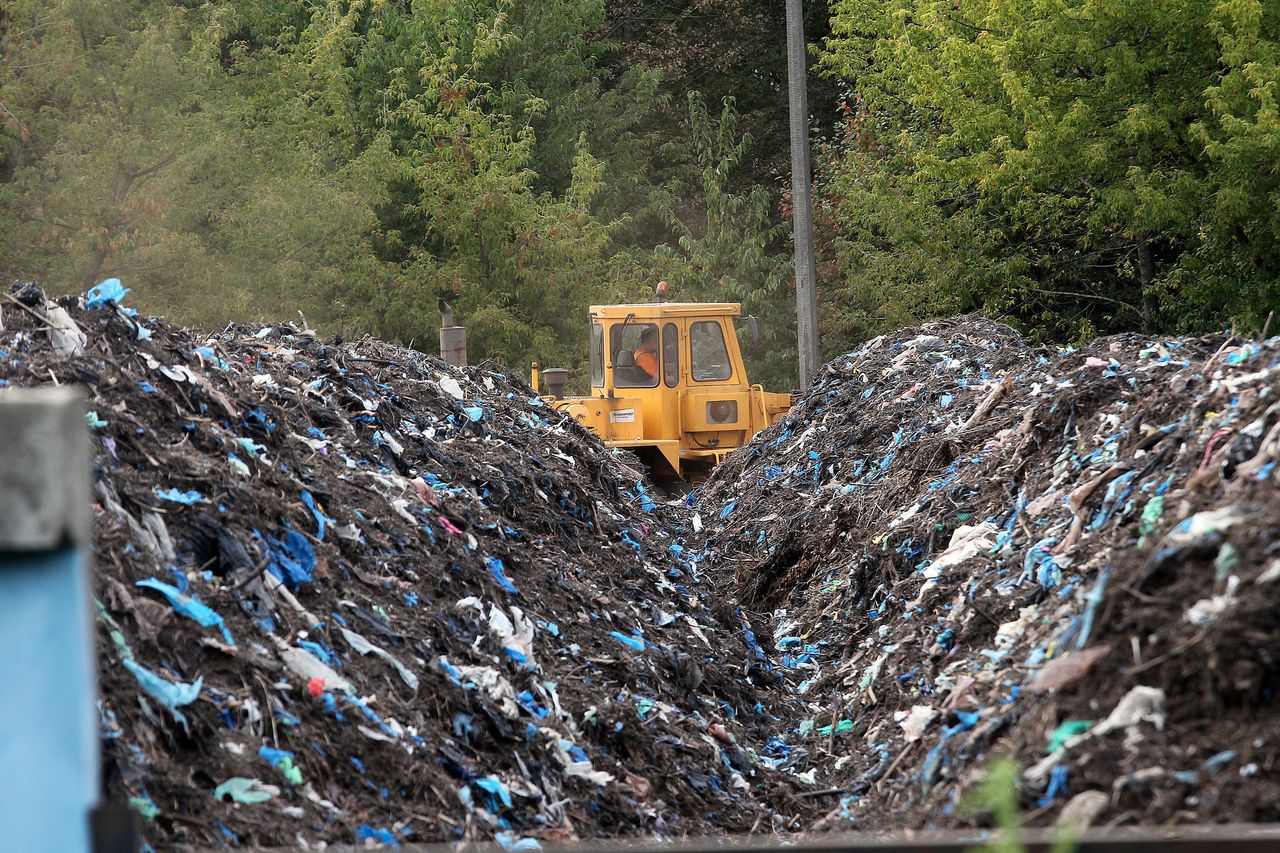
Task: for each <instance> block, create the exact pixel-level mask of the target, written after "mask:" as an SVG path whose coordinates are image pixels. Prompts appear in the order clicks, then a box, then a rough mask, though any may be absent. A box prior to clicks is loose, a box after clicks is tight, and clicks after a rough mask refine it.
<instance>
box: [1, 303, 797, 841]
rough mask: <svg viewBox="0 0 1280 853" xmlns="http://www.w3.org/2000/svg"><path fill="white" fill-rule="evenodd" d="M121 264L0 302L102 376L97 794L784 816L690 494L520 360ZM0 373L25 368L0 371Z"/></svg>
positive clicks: (96, 406)
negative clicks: (444, 349) (406, 342)
mask: <svg viewBox="0 0 1280 853" xmlns="http://www.w3.org/2000/svg"><path fill="white" fill-rule="evenodd" d="M125 294H126V291H125V290H124V288H123V287H122V286H121V285H120V283H119V282H118V281H115V280H109V281H107V282H104V283H103V284H101V285H99V286H98V287H95V288H93V289H92V290H91V291H90V292H89V293H88V294H87V295H86V296H84V297H77V298H63V299H59V300H56V301H55V300H49V299H46V297H45V296H44V294H43V293H42V292H41V291H40V290H39V288H37V287H35V286H33V285H18V286H16V287H15V288H14V290H13V292H11V293H9V294H6V295H5V297H6V298H4V299H0V386H10V385H12V386H34V385H41V384H48V383H53V384H67V383H75V384H80V385H83V386H84V387H85V388H86V389H87V391H86V393H87V395H88V397H89V403H88V410H89V411H88V415H87V420H88V427H89V429H90V430H91V435H92V444H93V450H94V456H95V465H96V472H95V479H96V481H95V484H94V494H95V500H96V504H95V507H94V511H95V517H96V534H95V535H96V543H97V552H96V555H95V562H96V579H95V609H96V618H97V624H98V644H99V658H100V662H101V664H100V673H99V678H100V688H101V693H102V700H101V703H100V709H99V710H100V722H101V734H102V738H103V744H104V761H105V769H104V773H105V776H106V780H107V784H108V789H109V791H110V793H111V795H112V796H113V798H116V799H119V800H127V801H128V802H129V803H130V804H131V806H132V807H133V808H134V809H135V810H136V811H137V812H138V813H139V814H140V815H141V817H142V818H143V820H144V824H143V830H144V835H145V837H146V838H147V839H148V841H149V842H150V843H151V844H153V845H155V846H156V847H158V848H160V849H174V848H175V847H179V846H182V845H191V846H195V847H209V846H217V847H238V846H245V847H251V846H262V847H271V846H288V847H291V848H297V849H317V848H321V847H323V846H324V844H326V843H334V842H344V843H356V844H370V845H379V846H384V845H385V846H389V847H395V846H399V845H400V844H403V843H405V842H407V841H439V840H460V839H472V838H484V839H489V838H492V839H496V840H497V841H499V842H500V843H502V844H503V845H504V846H507V847H509V848H515V849H521V850H524V849H532V848H536V847H537V845H538V842H539V840H552V841H563V840H569V839H573V838H576V837H580V836H586V837H590V836H603V835H609V836H617V835H656V836H672V835H682V834H692V833H704V832H708V831H712V830H715V831H739V832H746V831H749V830H753V829H760V828H762V827H763V828H766V829H767V828H773V827H775V826H779V827H781V826H785V825H788V824H791V825H795V824H796V823H797V821H798V820H799V819H800V816H801V815H804V814H806V812H805V809H806V808H816V807H817V805H816V804H812V805H809V804H808V801H803V802H801V803H799V804H797V803H796V801H795V800H794V799H793V794H794V792H795V791H796V790H797V789H798V788H800V787H803V783H802V782H800V781H797V780H796V779H795V778H794V777H792V776H790V775H788V774H786V773H785V772H783V771H781V770H778V769H775V767H774V766H773V763H772V762H771V761H769V760H767V758H766V757H763V756H761V755H760V754H758V753H757V751H756V750H754V749H752V748H751V746H750V744H752V743H755V742H758V741H759V740H760V734H759V730H760V728H761V726H763V725H764V724H765V723H766V722H768V720H769V714H768V713H767V710H766V709H765V707H764V706H763V705H761V704H760V702H759V699H758V698H757V697H756V695H755V694H756V688H755V687H754V685H753V684H752V683H751V682H750V681H749V680H745V679H743V677H742V674H743V672H744V670H746V669H749V668H750V661H753V660H755V659H756V657H755V651H756V649H757V648H758V646H757V645H756V644H755V642H754V640H753V639H752V637H753V635H752V632H751V629H750V623H749V622H748V621H747V619H746V617H745V616H744V615H743V614H742V613H740V612H739V611H738V610H737V609H736V608H734V607H733V606H732V605H731V604H728V603H726V602H724V601H723V600H720V599H716V598H713V597H709V596H707V595H706V593H704V592H703V591H702V589H703V584H702V581H701V578H700V577H699V575H698V569H697V567H696V566H695V565H694V564H693V563H692V562H691V561H690V560H689V559H688V555H687V554H686V553H685V552H684V551H683V549H682V547H681V545H680V544H679V543H678V542H677V541H676V539H675V537H674V536H673V535H672V533H671V532H670V531H669V528H670V525H669V524H668V522H667V519H668V517H669V515H670V514H671V513H672V512H675V511H676V510H674V509H672V508H670V507H667V506H665V505H664V504H662V503H661V502H660V501H658V500H655V498H654V497H653V495H652V494H651V493H650V492H648V491H647V490H646V487H645V485H644V482H643V478H642V475H641V474H640V473H639V472H638V471H636V470H635V469H634V468H630V467H628V465H627V464H626V463H625V460H622V459H620V458H618V457H616V456H614V455H611V454H609V453H608V452H607V451H606V450H605V448H604V447H603V445H602V444H601V443H600V442H599V441H598V440H596V439H594V438H593V437H591V436H589V435H588V434H587V433H586V432H585V431H584V430H583V429H582V428H581V427H580V426H579V425H578V424H576V423H575V422H574V421H573V420H572V419H570V418H567V417H565V416H564V415H561V414H560V413H558V412H556V411H555V410H553V409H552V408H551V407H549V406H547V405H545V404H544V403H543V401H542V400H541V399H539V398H538V397H537V396H535V395H534V393H533V391H532V390H531V389H530V387H529V386H528V385H527V384H526V383H525V382H523V381H522V380H520V379H517V378H513V377H511V376H508V375H505V374H504V373H502V372H500V371H498V370H489V369H482V368H475V367H473V368H469V369H455V368H452V367H449V366H448V365H446V364H444V363H442V362H441V361H439V360H437V359H435V358H430V357H427V356H425V355H422V354H421V353H418V352H414V351H411V350H408V349H404V348H400V347H396V346H391V345H388V344H384V343H379V342H375V341H372V340H367V339H366V340H360V341H355V342H350V343H345V342H342V341H340V340H336V339H333V340H322V339H321V338H319V337H317V336H316V335H315V334H314V333H312V332H311V331H309V330H307V329H306V328H305V327H304V326H305V322H304V324H302V325H290V324H284V325H276V326H266V327H255V328H245V327H239V326H230V327H228V328H227V329H225V330H223V331H222V332H220V333H217V334H212V335H199V334H196V333H193V332H190V331H188V330H184V329H182V328H179V327H176V326H173V325H171V324H168V323H166V322H164V321H162V320H160V319H157V318H144V317H141V316H139V315H138V314H137V313H136V312H135V311H133V310H132V309H130V308H128V307H126V304H125ZM0 393H2V392H0Z"/></svg>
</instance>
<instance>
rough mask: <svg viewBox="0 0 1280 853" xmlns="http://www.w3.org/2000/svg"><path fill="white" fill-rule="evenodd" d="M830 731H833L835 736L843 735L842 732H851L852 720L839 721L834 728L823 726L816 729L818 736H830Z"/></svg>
mask: <svg viewBox="0 0 1280 853" xmlns="http://www.w3.org/2000/svg"><path fill="white" fill-rule="evenodd" d="M832 729H835V733H836V734H843V733H844V732H847V731H851V730H852V729H853V720H841V721H840V722H838V723H836V724H835V725H834V726H823V727H822V728H820V729H818V734H820V735H830V734H831V731H832Z"/></svg>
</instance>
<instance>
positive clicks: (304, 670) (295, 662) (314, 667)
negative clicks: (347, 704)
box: [271, 636, 355, 693]
mask: <svg viewBox="0 0 1280 853" xmlns="http://www.w3.org/2000/svg"><path fill="white" fill-rule="evenodd" d="M271 639H272V641H273V642H274V643H275V644H276V651H278V652H279V653H280V659H281V660H282V661H284V665H285V666H287V667H288V668H289V669H291V670H293V671H294V673H296V674H297V675H298V676H299V677H301V678H302V680H303V681H308V682H309V681H310V680H311V679H313V678H319V679H320V680H322V681H323V682H324V686H325V687H326V688H328V689H331V690H341V691H342V692H344V693H354V692H355V688H354V687H352V686H351V682H350V681H347V680H346V679H345V678H343V677H342V676H341V675H338V673H337V672H336V671H334V669H333V668H332V667H330V666H329V665H328V664H326V663H325V662H324V661H322V660H320V659H319V658H318V657H316V656H315V655H313V654H311V653H310V652H308V651H306V650H305V649H299V648H296V647H294V646H291V645H289V644H288V643H286V642H285V641H284V640H282V639H280V638H279V637H276V636H272V638H271Z"/></svg>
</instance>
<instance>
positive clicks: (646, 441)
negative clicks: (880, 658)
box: [532, 285, 791, 484]
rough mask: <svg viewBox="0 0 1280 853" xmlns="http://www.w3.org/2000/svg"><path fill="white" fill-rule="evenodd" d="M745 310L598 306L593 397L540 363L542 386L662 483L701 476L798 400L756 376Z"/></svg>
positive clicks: (537, 376) (537, 378) (537, 384)
mask: <svg viewBox="0 0 1280 853" xmlns="http://www.w3.org/2000/svg"><path fill="white" fill-rule="evenodd" d="M664 290H665V289H664V288H662V285H659V291H658V292H659V297H660V298H661V295H662V294H663V293H664ZM741 313H742V310H741V306H739V305H738V304H736V303H730V302H708V303H701V302H662V301H658V302H655V303H652V304H635V305H593V306H591V308H590V309H589V314H590V318H591V326H590V335H591V350H590V351H591V355H590V368H591V371H590V372H591V393H590V395H589V396H585V397H566V396H564V389H565V386H566V385H567V382H568V371H567V370H565V369H562V368H547V369H543V370H539V367H538V364H537V363H536V362H535V363H534V365H533V376H532V384H533V387H534V388H535V389H539V388H542V387H545V389H546V394H547V397H546V398H545V399H547V401H548V402H549V403H550V404H551V405H553V406H555V407H556V408H558V409H560V410H562V411H565V412H568V413H569V414H571V415H572V416H573V417H574V418H576V419H577V420H578V421H579V422H580V423H582V425H583V426H585V427H587V428H588V429H590V430H592V431H594V432H595V433H596V434H598V435H599V436H600V437H601V438H602V439H604V442H605V444H607V445H608V446H610V447H622V448H626V449H627V450H630V451H632V452H634V453H635V454H636V455H637V456H638V457H639V458H640V461H641V462H642V463H644V465H645V466H646V467H647V468H648V469H649V472H650V475H651V476H652V478H653V479H654V481H655V482H657V483H659V484H669V483H672V482H675V481H680V480H683V481H686V482H698V481H699V480H701V479H703V478H705V477H706V473H707V471H709V470H710V469H711V467H712V466H714V465H715V464H716V463H718V462H719V461H720V460H722V459H723V458H724V457H725V456H726V455H728V454H729V453H730V452H731V451H733V450H735V449H737V448H739V447H741V446H742V445H744V444H746V443H747V442H748V441H750V440H751V437H752V436H754V435H755V434H756V433H757V432H759V431H760V430H762V429H764V428H765V427H767V426H769V425H770V424H772V423H773V422H775V421H777V420H778V419H779V418H781V417H782V416H783V415H784V414H785V413H786V411H787V409H788V408H790V406H791V395H790V394H775V393H770V392H768V391H765V390H764V388H763V387H761V386H760V385H752V384H751V383H750V381H749V380H748V379H747V371H746V367H745V366H744V365H743V362H742V355H741V353H740V351H739V349H738V336H737V333H736V332H735V330H734V326H733V321H734V318H737V317H739V316H741ZM748 319H750V320H751V322H752V324H753V326H754V318H748Z"/></svg>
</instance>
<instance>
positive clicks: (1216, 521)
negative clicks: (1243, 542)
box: [1164, 506, 1249, 548]
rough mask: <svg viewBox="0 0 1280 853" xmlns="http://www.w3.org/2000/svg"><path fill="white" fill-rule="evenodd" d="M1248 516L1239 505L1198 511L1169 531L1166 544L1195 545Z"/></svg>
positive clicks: (1171, 545) (1172, 545)
mask: <svg viewBox="0 0 1280 853" xmlns="http://www.w3.org/2000/svg"><path fill="white" fill-rule="evenodd" d="M1248 516H1249V514H1248V513H1247V512H1246V511H1245V510H1243V509H1242V508H1240V507H1238V506H1228V507H1223V508H1222V509H1212V510H1206V511H1204V512H1197V513H1196V514H1195V515H1193V516H1191V517H1190V518H1187V519H1184V520H1183V521H1182V522H1180V523H1179V524H1178V526H1177V527H1175V528H1173V530H1171V531H1169V535H1168V536H1166V537H1165V540H1164V544H1165V546H1166V547H1169V548H1181V547H1184V546H1187V545H1194V544H1196V543H1198V542H1200V541H1201V540H1202V539H1204V538H1205V537H1206V536H1209V535H1210V534H1213V533H1217V532H1220V531H1223V530H1229V529H1230V528H1232V527H1234V526H1235V525H1237V524H1239V523H1240V522H1242V521H1244V520H1245V519H1246V518H1248Z"/></svg>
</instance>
